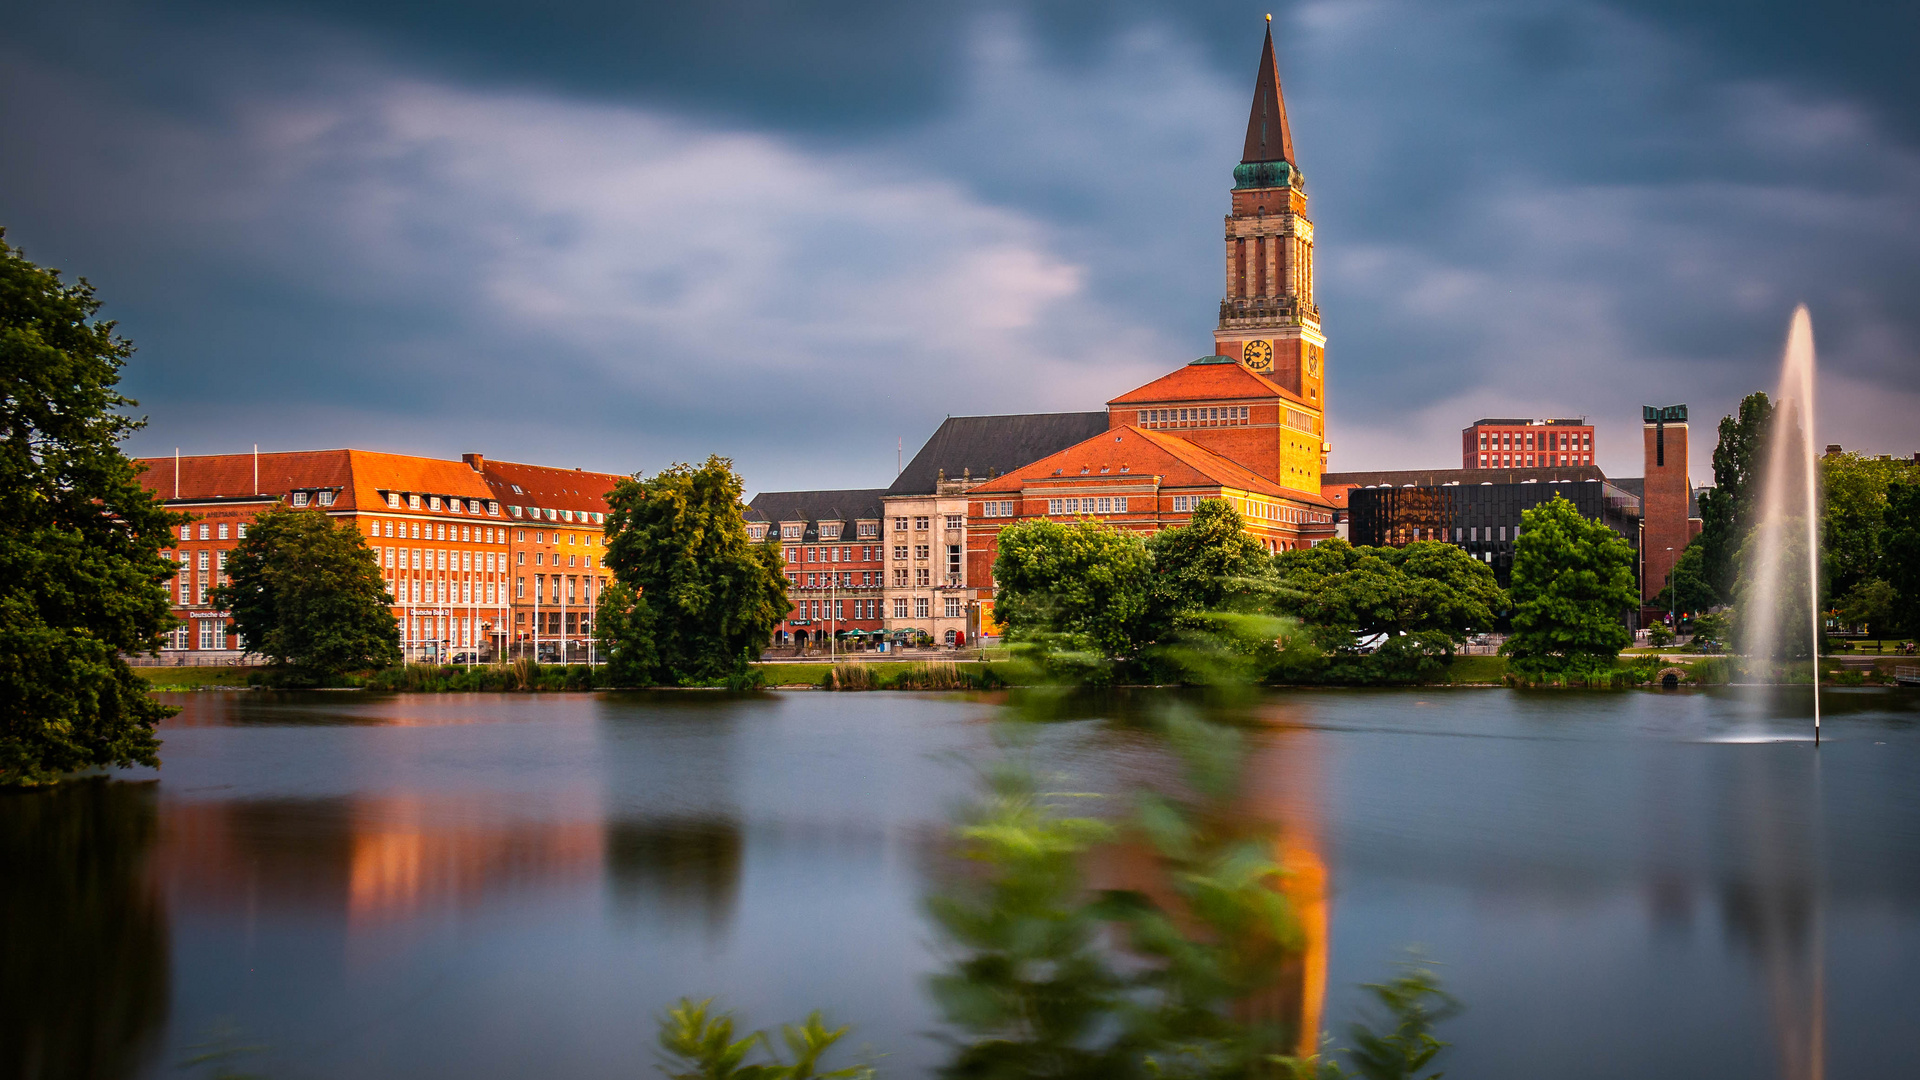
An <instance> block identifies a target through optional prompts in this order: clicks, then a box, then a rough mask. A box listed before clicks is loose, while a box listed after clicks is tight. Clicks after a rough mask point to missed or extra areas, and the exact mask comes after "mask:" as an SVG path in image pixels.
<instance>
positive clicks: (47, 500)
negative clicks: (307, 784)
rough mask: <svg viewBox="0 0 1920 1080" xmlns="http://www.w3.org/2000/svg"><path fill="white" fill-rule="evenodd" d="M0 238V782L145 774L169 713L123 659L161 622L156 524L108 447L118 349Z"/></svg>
mask: <svg viewBox="0 0 1920 1080" xmlns="http://www.w3.org/2000/svg"><path fill="white" fill-rule="evenodd" d="M3 237H4V233H0V380H4V383H5V386H4V393H0V428H3V429H4V430H3V431H0V581H4V585H0V589H4V592H0V786H24V785H38V784H47V783H53V782H55V781H57V780H59V779H60V778H61V777H62V776H63V775H65V774H67V773H70V772H73V771H74V770H78V769H85V768H90V767H98V766H107V765H119V766H129V765H149V766H152V765H158V764H159V763H160V759H159V757H158V756H157V751H158V749H159V745H160V744H159V741H158V740H157V739H155V738H154V735H153V728H154V725H155V724H156V723H158V722H159V721H160V719H161V718H163V717H165V716H167V715H169V714H170V713H171V712H172V710H171V709H168V708H166V707H165V706H162V705H160V704H158V703H157V702H155V701H154V700H153V699H152V698H151V697H149V696H148V694H147V685H146V682H145V680H143V679H141V678H140V677H139V676H137V675H136V674H134V671H133V669H132V668H131V667H129V666H128V665H127V663H126V661H125V660H124V659H122V658H121V657H122V654H124V653H138V652H151V651H153V650H155V649H157V648H158V647H159V645H160V635H161V632H162V631H163V630H165V629H166V628H167V627H169V626H170V625H171V624H172V619H171V618H170V617H169V616H168V613H167V600H166V595H165V594H164V593H163V592H162V591H161V588H160V585H161V583H162V582H164V581H166V580H168V579H169V578H170V577H171V576H172V574H173V565H172V564H171V563H170V562H168V561H167V560H165V559H162V558H161V557H160V549H162V548H164V547H169V546H171V544H172V542H173V541H172V526H173V525H175V524H177V523H179V522H181V521H184V520H186V519H185V518H184V517H182V516H180V515H177V514H169V513H167V512H166V510H165V509H164V508H163V507H162V506H161V505H160V502H159V501H158V500H157V499H156V498H155V497H154V496H153V495H152V493H150V492H148V491H146V490H145V489H143V488H142V487H141V486H140V485H139V484H138V483H137V482H135V480H134V476H135V465H134V463H133V462H132V461H131V460H129V459H128V458H127V456H126V455H125V454H122V453H121V452H120V446H119V444H120V442H121V440H123V439H125V438H126V437H127V436H128V435H129V434H131V433H133V432H134V431H136V430H138V429H139V428H140V427H141V426H142V423H143V422H142V421H139V420H135V419H132V418H130V417H128V416H126V415H124V414H122V413H121V412H120V410H121V409H123V408H125V407H128V406H131V405H133V404H135V402H133V401H130V400H128V399H127V398H125V397H122V396H121V395H120V394H119V393H118V392H117V391H116V390H115V387H116V386H117V385H118V384H119V382H120V369H121V367H122V366H124V365H125V363H126V360H127V358H128V357H129V356H130V355H132V353H133V346H132V344H130V343H129V342H127V341H126V340H125V339H123V338H120V337H117V336H116V335H115V334H114V332H113V330H114V324H113V323H112V322H110V321H97V320H95V318H94V316H95V314H96V313H97V312H98V311H99V309H100V301H99V300H98V299H97V298H96V297H95V296H94V291H93V286H91V285H90V284H88V283H87V281H86V279H84V278H82V279H81V280H80V281H79V283H77V284H73V285H69V284H67V283H65V282H63V281H61V279H60V275H59V272H58V271H55V270H45V269H42V268H40V267H38V266H36V265H34V264H33V263H31V262H29V261H27V259H26V258H25V257H23V256H22V255H21V254H20V252H19V251H18V249H16V248H14V247H12V246H10V245H8V244H7V243H6V242H5V240H4V239H3Z"/></svg>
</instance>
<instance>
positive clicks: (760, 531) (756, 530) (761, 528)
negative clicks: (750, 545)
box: [747, 525, 767, 541]
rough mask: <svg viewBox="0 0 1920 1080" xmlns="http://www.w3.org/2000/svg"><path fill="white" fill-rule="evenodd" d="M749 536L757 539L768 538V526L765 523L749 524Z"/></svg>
mask: <svg viewBox="0 0 1920 1080" xmlns="http://www.w3.org/2000/svg"><path fill="white" fill-rule="evenodd" d="M747 536H748V537H749V538H750V539H753V540H755V541H759V540H765V539H766V538H767V527H766V526H765V525H749V526H747Z"/></svg>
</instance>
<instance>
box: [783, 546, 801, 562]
mask: <svg viewBox="0 0 1920 1080" xmlns="http://www.w3.org/2000/svg"><path fill="white" fill-rule="evenodd" d="M785 550H786V553H787V554H786V558H787V561H788V562H789V563H797V562H799V561H800V549H799V548H787V549H785Z"/></svg>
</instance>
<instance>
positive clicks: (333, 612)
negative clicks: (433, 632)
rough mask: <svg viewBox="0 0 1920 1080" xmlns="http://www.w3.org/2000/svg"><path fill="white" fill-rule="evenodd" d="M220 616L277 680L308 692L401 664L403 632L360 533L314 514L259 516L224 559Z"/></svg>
mask: <svg viewBox="0 0 1920 1080" xmlns="http://www.w3.org/2000/svg"><path fill="white" fill-rule="evenodd" d="M210 599H211V600H212V602H213V604H214V606H216V607H222V608H226V609H227V610H228V611H230V612H232V613H233V625H234V629H235V631H236V632H238V633H239V635H240V642H241V644H242V645H244V646H245V647H246V648H247V650H248V651H249V652H255V653H259V654H260V655H262V656H265V657H266V658H267V659H268V660H269V661H270V662H271V664H272V665H273V667H274V668H276V669H278V671H277V674H278V675H279V677H280V678H281V679H282V680H284V681H287V682H290V683H295V684H304V685H312V684H315V683H320V682H325V681H327V680H330V679H335V678H338V677H339V676H340V675H342V674H345V673H346V672H349V671H360V670H364V669H367V668H381V667H386V666H387V665H388V664H392V663H395V662H397V661H398V660H399V659H400V627H399V625H398V624H397V623H396V622H395V621H394V618H393V600H392V598H391V597H389V596H388V595H387V586H386V582H385V580H384V579H383V578H382V577H381V576H380V564H379V563H378V562H377V561H375V557H374V553H373V549H372V548H370V547H368V546H367V542H366V539H365V538H364V537H362V536H361V535H360V530H358V529H356V528H354V527H353V526H352V525H351V524H350V523H347V522H335V521H334V519H333V518H330V517H328V516H327V515H325V514H323V513H321V512H320V511H318V510H294V509H290V508H287V507H278V508H275V509H273V510H269V511H268V512H266V513H264V514H261V515H260V516H259V517H258V518H256V519H255V520H254V521H253V523H252V524H251V525H250V526H249V527H248V529H247V535H246V536H245V538H243V539H242V540H241V541H240V542H239V543H238V544H236V545H235V546H234V549H233V552H232V553H231V554H230V555H228V556H227V584H225V585H222V586H220V587H219V588H217V589H215V590H214V591H213V595H212V597H211V598H210Z"/></svg>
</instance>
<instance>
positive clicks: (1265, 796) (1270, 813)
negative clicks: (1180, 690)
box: [1092, 713, 1329, 1057]
mask: <svg viewBox="0 0 1920 1080" xmlns="http://www.w3.org/2000/svg"><path fill="white" fill-rule="evenodd" d="M1263 719H1267V720H1269V721H1277V723H1276V724H1275V725H1274V726H1271V727H1268V728H1266V729H1263V730H1257V731H1255V732H1254V733H1253V734H1252V735H1251V737H1250V738H1249V739H1248V740H1247V743H1246V747H1247V751H1248V753H1247V757H1246V760H1245V763H1244V769H1245V772H1244V774H1243V776H1242V780H1241V787H1240V792H1239V795H1238V797H1237V798H1236V799H1235V800H1234V801H1233V802H1232V803H1231V804H1230V805H1228V806H1226V807H1223V808H1220V810H1219V811H1218V813H1219V817H1220V820H1216V821H1207V822H1199V823H1197V824H1201V825H1202V826H1203V827H1210V828H1218V829H1221V830H1224V831H1225V833H1227V834H1229V835H1233V834H1238V835H1242V836H1247V835H1257V836H1260V837H1262V838H1263V840H1264V841H1265V842H1266V843H1269V844H1271V845H1272V851H1273V859H1274V861H1275V862H1276V863H1278V864H1279V866H1280V867H1281V869H1282V871H1283V872H1284V877H1283V879H1282V881H1281V884H1280V889H1281V892H1282V893H1283V894H1284V895H1285V896H1286V898H1287V900H1288V902H1289V906H1290V907H1291V909H1292V913H1293V917H1294V920H1295V922H1296V924H1297V927H1298V930H1299V935H1300V937H1299V948H1298V950H1297V951H1291V952H1289V954H1288V955H1287V956H1286V957H1285V959H1283V960H1282V961H1281V962H1280V963H1279V965H1278V966H1277V968H1276V969H1275V970H1274V971H1273V973H1272V974H1273V978H1272V981H1271V982H1270V983H1269V984H1268V985H1267V986H1266V988H1265V989H1263V990H1262V991H1261V992H1259V993H1258V994H1257V995H1255V996H1254V997H1252V998H1251V999H1248V1000H1246V1001H1243V1002H1241V1003H1240V1005H1239V1007H1238V1010H1237V1011H1238V1012H1239V1014H1240V1018H1241V1019H1242V1020H1245V1021H1248V1022H1251V1023H1255V1024H1259V1025H1263V1026H1269V1027H1271V1028H1273V1029H1276V1030H1280V1031H1284V1032H1287V1033H1288V1035H1287V1037H1286V1041H1287V1042H1288V1043H1289V1044H1290V1045H1291V1046H1292V1052H1293V1053H1294V1054H1296V1055H1299V1056H1302V1057H1304V1056H1308V1055H1311V1054H1315V1053H1318V1052H1319V1050H1320V1036H1321V1034H1322V1032H1321V1023H1322V1019H1323V1014H1324V1009H1325V1005H1326V995H1327V960H1328V952H1327V950H1328V942H1329V936H1328V932H1329V923H1328V880H1327V877H1328V874H1327V864H1326V859H1325V857H1324V855H1323V851H1324V848H1323V839H1322V830H1321V827H1320V820H1319V809H1318V808H1319V792H1318V775H1319V769H1320V762H1319V747H1318V740H1319V739H1320V738H1321V736H1320V735H1319V734H1318V733H1317V732H1314V731H1312V730H1309V729H1306V728H1301V727H1293V726H1288V725H1287V723H1286V717H1285V715H1284V713H1277V714H1275V715H1274V716H1272V717H1263ZM1175 772H1176V770H1174V769H1173V768H1172V767H1171V762H1170V761H1167V762H1163V763H1162V767H1161V768H1160V769H1157V770H1156V775H1154V776H1150V777H1141V778H1138V779H1140V780H1141V781H1143V782H1145V783H1150V784H1153V785H1155V786H1157V787H1163V786H1165V785H1168V784H1170V783H1171V782H1172V777H1173V776H1174V774H1175ZM1092 876H1093V879H1094V883H1095V885H1096V887H1101V888H1116V887H1117V888H1125V889H1134V890H1138V891H1140V892H1142V893H1145V894H1146V895H1147V896H1149V897H1151V898H1152V899H1153V900H1154V901H1155V902H1156V903H1157V904H1159V905H1161V906H1162V907H1165V908H1167V909H1169V910H1177V909H1178V907H1179V903H1178V901H1177V899H1176V898H1175V897H1174V896H1173V894H1172V892H1171V890H1169V889H1168V888H1167V884H1166V877H1165V874H1164V872H1163V869H1162V868H1161V867H1160V866H1159V865H1158V856H1157V855H1156V853H1155V852H1154V851H1153V849H1152V848H1151V847H1150V846H1149V845H1147V844H1145V843H1144V842H1128V843H1125V844H1122V845H1121V846H1120V847H1119V848H1118V849H1117V850H1116V851H1113V852H1111V853H1110V854H1109V856H1108V857H1107V858H1103V859H1102V860H1100V862H1099V864H1098V865H1096V866H1095V867H1094V869H1093V873H1092Z"/></svg>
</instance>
